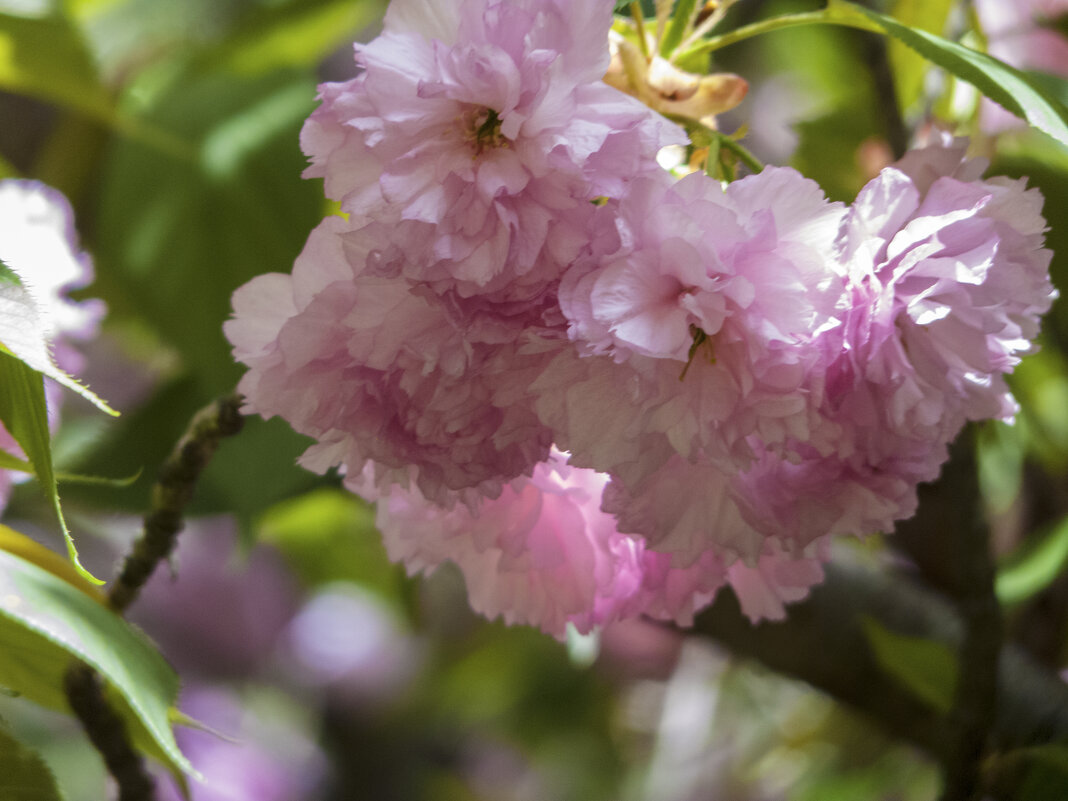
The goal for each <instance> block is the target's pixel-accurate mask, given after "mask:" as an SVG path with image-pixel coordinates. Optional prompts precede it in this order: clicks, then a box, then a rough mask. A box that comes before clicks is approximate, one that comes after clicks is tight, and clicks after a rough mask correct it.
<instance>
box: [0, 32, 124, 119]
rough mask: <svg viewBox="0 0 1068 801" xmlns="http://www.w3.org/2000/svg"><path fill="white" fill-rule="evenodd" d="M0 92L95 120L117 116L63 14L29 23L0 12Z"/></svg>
mask: <svg viewBox="0 0 1068 801" xmlns="http://www.w3.org/2000/svg"><path fill="white" fill-rule="evenodd" d="M0 89H5V90H6V91H9V92H15V93H17V94H24V95H30V96H31V97H37V98H40V99H41V100H45V101H48V102H52V103H58V104H59V105H62V106H66V107H68V108H72V109H76V110H78V111H81V112H83V113H86V114H89V115H90V116H93V117H98V118H104V119H110V118H112V117H113V116H114V114H115V109H114V104H113V102H112V99H111V97H110V96H109V95H108V92H107V91H106V90H105V89H104V87H103V86H102V85H101V84H100V82H99V81H98V80H97V71H96V65H95V64H93V60H92V57H91V56H90V55H89V51H88V50H87V49H86V47H85V42H83V41H82V38H81V36H80V34H79V33H78V31H77V29H75V28H74V27H73V26H72V25H71V24H70V22H69V21H68V20H67V19H66V18H64V17H62V16H48V17H44V18H41V19H31V18H27V17H20V16H15V15H12V14H4V13H0Z"/></svg>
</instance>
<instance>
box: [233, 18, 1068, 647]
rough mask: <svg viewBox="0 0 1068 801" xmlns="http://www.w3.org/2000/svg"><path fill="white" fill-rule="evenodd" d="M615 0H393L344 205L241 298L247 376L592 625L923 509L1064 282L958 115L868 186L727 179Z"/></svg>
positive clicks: (499, 605) (1013, 194)
mask: <svg viewBox="0 0 1068 801" xmlns="http://www.w3.org/2000/svg"><path fill="white" fill-rule="evenodd" d="M611 18H612V3H610V2H608V1H607V0H581V1H578V0H449V2H431V1H430V0H394V2H393V3H392V4H391V6H390V9H389V11H388V13H387V16H386V22H385V30H384V32H383V34H382V35H381V36H380V37H379V38H378V39H376V40H375V41H373V42H371V43H370V44H368V45H362V46H358V47H357V51H356V61H357V64H358V65H359V66H360V67H361V68H362V71H361V72H360V74H359V75H358V77H356V78H354V79H353V80H350V81H347V82H344V83H338V84H326V85H324V86H323V87H322V88H321V92H322V95H321V97H322V105H321V106H320V108H319V109H318V110H317V111H316V112H315V113H314V114H313V115H312V117H311V118H310V119H309V120H308V122H307V124H306V126H305V129H304V133H303V135H302V145H303V147H304V150H305V152H306V153H308V155H309V156H310V158H311V160H312V166H311V167H310V168H309V170H308V172H307V174H308V175H309V176H316V177H323V178H325V186H326V192H327V194H328V195H329V196H330V197H331V198H333V199H335V200H337V201H338V202H339V203H340V204H341V209H342V211H343V212H344V213H345V215H346V216H345V217H342V216H337V217H331V218H329V219H327V220H324V221H323V223H322V224H321V225H320V226H319V227H318V228H316V229H315V231H313V232H312V234H311V236H310V238H309V240H308V244H307V246H306V247H305V250H304V252H303V253H302V254H301V256H300V257H299V258H298V260H297V262H296V264H295V266H294V269H293V273H292V275H281V274H270V275H264V276H261V277H259V278H257V279H255V280H253V281H252V282H250V283H249V284H247V285H246V286H244V287H242V288H241V289H239V290H238V292H237V293H236V294H235V296H234V309H235V317H234V319H233V320H231V321H230V322H229V323H227V326H226V333H227V336H228V337H229V339H230V341H231V342H232V343H233V345H234V352H235V355H236V357H237V358H238V359H239V360H240V361H242V362H244V363H245V364H246V365H248V367H249V371H248V373H247V374H246V376H245V378H244V379H243V380H242V383H241V386H240V389H241V391H242V392H243V393H244V394H245V396H246V398H247V408H248V410H250V411H254V412H257V413H259V414H261V415H263V416H265V417H269V416H273V415H279V416H281V417H283V418H285V419H286V420H288V421H289V422H290V423H291V424H292V425H293V426H294V428H295V429H296V430H298V431H300V432H301V433H304V434H307V435H309V436H311V437H313V438H314V439H315V440H316V444H314V445H312V447H311V448H309V450H308V451H307V452H306V453H305V455H304V456H303V457H302V462H303V464H305V466H307V467H309V468H311V469H314V470H319V471H322V470H326V469H328V468H330V467H335V466H337V467H340V468H341V469H342V471H343V472H344V473H345V476H346V478H345V481H346V484H347V485H348V486H349V487H350V488H351V489H353V490H354V491H356V492H358V493H360V494H361V495H363V496H364V497H365V498H368V499H369V500H375V501H377V502H378V523H379V527H380V528H381V530H382V533H383V535H384V537H385V541H386V547H387V549H388V551H389V553H390V555H391V556H392V557H393V558H394V559H398V560H403V561H404V562H405V564H406V565H407V566H408V568H409V570H410V571H412V572H416V571H425V572H430V571H432V570H434V569H435V568H436V567H437V566H438V565H440V564H441V563H443V562H445V561H451V562H454V563H455V564H456V565H458V566H459V568H460V570H461V571H462V572H463V574H464V576H465V578H466V580H467V584H468V590H469V594H470V597H471V603H472V605H473V606H474V607H475V609H476V610H478V611H480V612H482V613H483V614H485V615H487V616H489V617H495V616H501V617H503V618H504V619H505V620H506V621H508V622H516V623H528V624H533V625H537V626H540V627H541V628H542V629H544V630H545V631H547V632H550V633H552V634H554V635H556V636H562V635H563V634H564V632H565V631H566V629H567V627H568V626H569V625H572V626H574V627H575V628H577V629H578V630H579V631H582V632H586V631H589V630H590V629H592V628H594V627H596V626H600V625H604V624H606V623H609V622H612V621H615V620H619V619H622V618H627V617H632V616H636V615H649V616H652V617H655V618H660V619H666V620H674V621H677V622H679V623H682V624H686V623H688V622H690V621H691V620H692V617H693V614H694V613H695V612H696V611H697V610H699V609H700V608H702V607H704V606H706V605H707V604H708V603H710V602H711V600H712V599H713V597H714V596H715V594H716V592H717V591H718V590H719V589H720V588H721V587H723V586H725V585H729V586H731V587H732V588H733V589H734V591H735V593H736V594H737V595H738V597H739V600H740V602H741V605H742V608H743V610H744V611H745V612H746V613H747V614H748V615H749V616H750V617H751V618H752V619H754V620H757V619H760V618H781V617H782V616H783V614H784V610H783V604H784V603H786V602H790V601H794V600H798V599H800V598H802V597H804V596H805V595H806V594H807V592H808V589H809V588H810V587H811V586H812V585H814V584H816V583H818V582H819V581H820V580H821V578H822V568H821V566H822V564H823V562H824V561H825V560H826V559H827V558H828V550H829V548H828V545H829V539H830V538H831V537H832V536H835V535H864V534H867V533H871V532H876V531H886V530H889V529H890V528H891V527H892V526H893V524H894V522H895V521H896V520H899V519H901V518H904V517H907V516H909V515H911V514H912V513H913V512H914V510H915V505H916V486H917V484H918V483H919V482H922V481H927V480H930V479H932V478H934V477H935V476H936V475H937V473H938V471H939V469H940V466H941V464H942V462H943V461H944V460H945V458H946V451H947V445H948V443H949V442H950V441H951V440H952V439H953V437H954V436H955V435H956V434H957V433H958V432H959V430H960V428H961V427H962V426H963V425H964V423H965V422H966V421H968V420H979V419H984V418H999V419H1010V418H1011V417H1012V415H1013V413H1014V411H1015V404H1014V401H1013V399H1012V397H1011V395H1010V394H1009V391H1008V389H1007V388H1006V386H1005V384H1004V381H1003V376H1004V374H1005V373H1007V372H1010V371H1011V370H1012V368H1013V365H1015V364H1016V363H1017V361H1018V360H1019V358H1020V356H1021V355H1022V354H1023V353H1025V352H1027V351H1028V350H1030V349H1031V348H1032V344H1031V343H1032V340H1033V339H1034V337H1035V335H1036V333H1037V330H1038V319H1039V317H1040V315H1041V314H1042V313H1043V312H1045V311H1046V310H1047V309H1048V308H1049V305H1050V303H1051V301H1052V299H1053V297H1054V295H1055V293H1054V290H1053V289H1052V287H1051V285H1050V283H1049V279H1048V265H1049V261H1050V257H1051V254H1050V252H1049V251H1048V250H1045V249H1043V230H1044V227H1045V223H1044V220H1043V218H1042V217H1041V214H1040V210H1041V202H1042V199H1041V196H1040V195H1039V194H1038V192H1037V191H1035V190H1027V189H1026V188H1025V186H1024V183H1023V182H1022V181H1009V180H1004V179H997V178H995V179H990V180H986V181H984V180H981V179H980V173H981V172H982V165H981V164H978V163H977V162H974V161H966V160H964V158H963V151H964V146H963V144H961V143H955V142H951V141H948V140H947V141H945V142H942V143H940V144H937V145H933V146H931V147H928V148H926V149H923V150H919V151H915V152H913V153H910V154H909V155H908V156H907V157H906V158H905V159H903V160H902V161H901V162H899V163H897V164H895V165H893V166H892V167H889V168H887V169H886V170H884V171H883V173H882V174H881V175H880V176H879V177H877V178H876V179H875V180H873V181H872V182H871V183H870V184H869V185H868V186H867V187H865V189H864V190H863V192H862V193H861V194H860V196H859V197H858V198H857V201H856V202H855V203H854V204H853V205H852V206H851V207H848V208H847V207H844V206H843V205H842V204H838V203H830V202H828V201H827V199H826V198H825V197H824V195H823V193H822V191H821V190H820V188H819V187H818V186H817V185H816V184H815V183H813V182H812V181H810V180H808V179H806V178H804V177H802V176H801V175H800V174H798V173H797V172H796V171H794V170H790V169H784V168H770V167H769V168H767V169H765V170H763V171H762V172H760V173H759V174H756V175H752V176H749V177H747V178H744V179H742V180H740V181H737V182H735V183H733V184H731V185H729V186H728V187H727V188H726V189H723V188H722V187H721V185H720V184H719V183H718V182H716V181H714V180H713V179H711V178H708V177H706V176H704V175H702V174H694V175H690V176H688V177H686V178H683V179H682V180H678V181H676V180H675V179H674V178H673V177H672V176H671V175H670V174H668V173H667V172H665V171H663V170H662V169H660V168H659V167H658V165H657V162H656V155H657V152H658V151H659V149H660V148H661V147H663V146H665V145H669V144H678V143H681V142H684V141H685V136H684V134H683V132H682V131H681V130H680V129H678V128H677V127H676V126H674V125H673V124H671V123H669V122H667V121H666V120H665V119H663V118H662V117H660V116H659V115H657V114H655V113H654V112H652V111H651V110H650V109H648V108H647V107H645V106H643V105H641V104H640V103H639V102H638V101H636V100H634V99H632V98H630V97H628V96H626V95H623V94H621V93H619V92H617V91H616V90H614V89H612V88H610V87H608V86H607V85H605V84H604V83H603V82H601V77H602V76H603V75H604V72H605V70H606V68H607V66H608V60H609V54H608V46H607V32H608V28H609V26H610V24H611Z"/></svg>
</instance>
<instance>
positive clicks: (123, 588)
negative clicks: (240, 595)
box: [108, 394, 243, 613]
mask: <svg viewBox="0 0 1068 801" xmlns="http://www.w3.org/2000/svg"><path fill="white" fill-rule="evenodd" d="M241 403H242V398H241V396H240V395H237V394H234V395H229V396H227V397H225V398H221V399H219V400H217V401H215V402H214V403H212V404H211V405H210V406H208V407H206V408H204V409H201V410H200V411H199V412H197V413H196V415H194V417H193V419H192V421H191V422H190V424H189V428H188V429H187V430H186V432H185V434H184V435H183V436H182V438H181V439H180V440H178V444H177V445H176V446H175V447H174V450H173V451H172V452H171V455H170V456H169V457H167V460H166V461H165V462H164V463H163V466H162V467H161V468H160V473H159V479H158V480H157V481H156V485H155V486H154V487H153V488H152V506H151V509H150V510H149V512H148V514H147V515H146V516H145V520H144V528H143V530H142V532H141V536H140V537H139V538H138V540H137V542H135V543H134V547H133V550H132V551H131V552H130V554H129V555H128V556H127V557H126V561H125V563H124V564H123V567H122V572H121V573H120V574H119V578H118V579H117V580H116V582H115V585H114V586H113V587H112V588H111V592H110V594H109V595H108V603H109V604H110V606H111V608H112V609H114V610H115V611H116V612H119V613H122V612H123V611H125V610H126V608H127V607H128V606H129V605H130V604H131V603H133V601H134V599H136V598H137V595H138V593H140V592H141V588H142V587H143V586H144V585H145V582H146V581H148V578H149V576H151V575H152V572H153V571H154V570H155V569H156V565H158V564H159V563H160V562H161V561H162V560H164V559H166V558H167V557H168V556H170V554H171V551H173V550H174V546H175V543H176V542H177V538H178V533H179V532H180V531H181V530H182V527H183V525H184V522H183V520H182V517H183V514H184V512H185V507H186V506H187V505H188V503H189V501H190V500H191V499H192V497H193V490H194V489H195V488H196V483H197V479H198V478H199V477H200V473H201V471H202V470H203V469H204V467H205V466H206V465H207V463H208V462H209V461H210V460H211V457H212V455H213V454H214V453H215V450H216V448H218V447H219V442H220V440H222V439H223V438H224V437H229V436H232V435H234V434H236V433H237V432H238V431H240V430H241V426H242V423H243V418H242V416H241V411H240V409H241Z"/></svg>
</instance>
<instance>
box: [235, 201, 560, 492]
mask: <svg viewBox="0 0 1068 801" xmlns="http://www.w3.org/2000/svg"><path fill="white" fill-rule="evenodd" d="M348 230H349V228H348V224H347V223H346V221H345V220H343V219H341V218H339V217H332V218H328V219H327V220H324V221H323V222H322V223H321V224H320V225H319V226H318V227H317V228H316V229H315V230H314V231H313V232H312V234H311V236H310V237H309V239H308V243H307V245H306V246H305V248H304V251H303V252H302V253H301V255H300V257H299V258H298V259H297V261H296V264H295V265H294V268H293V273H292V275H282V274H268V275H263V276H259V277H258V278H256V279H254V280H253V281H251V282H250V283H248V284H246V285H245V286H243V287H241V288H240V289H239V290H238V291H237V292H236V293H235V295H234V299H233V303H234V314H235V317H234V319H233V320H230V321H229V322H227V323H226V326H225V332H226V335H227V337H228V338H229V339H230V341H231V342H232V343H233V345H234V354H235V356H236V357H237V359H238V360H240V361H242V362H244V363H245V364H246V365H248V367H249V371H248V372H247V373H246V374H245V376H244V377H243V378H242V380H241V383H240V385H239V389H240V391H241V392H242V393H243V394H244V395H245V398H246V409H247V410H249V411H255V412H257V413H259V414H261V415H262V416H264V417H271V416H274V415H278V416H280V417H283V418H284V419H285V420H286V421H288V422H289V424H290V425H291V426H292V427H293V428H294V429H295V430H296V431H298V432H300V433H302V434H306V435H308V436H310V437H313V438H314V439H315V440H317V442H316V443H315V444H314V445H312V446H311V447H310V448H309V449H308V451H307V452H306V453H305V454H304V456H303V457H302V460H301V461H302V463H303V464H304V465H305V466H306V467H309V468H310V469H313V470H317V471H325V470H326V469H328V468H330V467H334V466H340V467H342V468H343V469H344V470H345V471H346V472H347V473H348V474H349V475H350V476H355V475H360V474H362V472H363V468H364V465H365V463H367V462H368V461H369V460H370V461H373V463H374V465H375V475H376V483H377V484H378V485H379V486H381V487H383V488H385V487H388V486H390V485H392V484H395V483H396V484H401V485H403V486H407V485H408V483H409V481H414V483H415V485H416V486H418V488H419V490H420V491H421V492H422V493H423V494H425V495H426V496H427V497H430V498H433V499H434V500H435V501H437V502H442V503H443V502H446V501H447V500H448V499H449V498H450V497H454V496H455V495H456V493H464V492H465V491H467V490H471V491H474V492H481V493H485V494H490V495H493V494H496V493H497V492H499V491H500V488H501V486H502V485H503V484H504V483H505V482H507V481H508V480H510V479H512V478H514V477H515V476H517V475H520V474H521V473H524V472H527V471H529V470H530V469H531V468H532V467H533V465H534V464H535V463H537V462H538V461H540V460H542V459H543V458H545V456H546V455H547V454H548V451H549V444H550V442H551V433H550V432H549V431H548V430H547V429H546V428H545V427H544V426H543V425H542V424H541V423H540V421H538V419H537V418H536V416H535V415H534V412H533V410H531V409H530V408H529V407H528V405H525V404H524V403H523V402H522V397H521V393H519V396H517V387H519V386H521V385H523V374H524V371H525V370H528V371H529V370H533V371H537V370H540V369H541V368H542V365H543V363H544V361H545V359H546V358H547V356H540V355H537V354H535V355H523V354H520V353H518V352H517V348H516V346H515V345H514V344H512V343H507V342H505V343H503V344H501V343H495V342H494V343H486V342H485V341H482V340H480V339H479V338H478V337H477V336H473V335H470V332H468V331H465V330H462V329H461V328H459V327H458V326H457V325H456V324H454V322H452V321H451V320H450V317H449V315H448V313H447V310H446V308H445V307H444V305H443V303H442V302H441V301H440V299H439V298H437V296H435V295H434V294H433V293H424V292H420V291H419V288H418V287H417V286H414V285H413V284H412V282H410V281H407V280H405V279H403V278H399V277H395V276H393V277H390V276H389V275H386V276H385V277H383V275H382V274H380V272H379V270H381V271H383V272H385V273H389V272H390V270H389V269H388V265H385V266H384V265H383V264H382V263H381V258H382V256H383V253H384V252H385V251H383V250H379V249H378V248H376V244H377V243H376V241H375V240H374V239H371V238H370V237H367V236H361V237H359V238H358V239H356V240H350V239H348V238H346V236H345V234H346V233H347V232H348Z"/></svg>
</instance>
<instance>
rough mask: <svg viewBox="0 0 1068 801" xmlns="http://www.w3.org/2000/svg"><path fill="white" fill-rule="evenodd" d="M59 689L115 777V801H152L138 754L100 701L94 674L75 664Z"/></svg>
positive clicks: (119, 722)
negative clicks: (116, 786)
mask: <svg viewBox="0 0 1068 801" xmlns="http://www.w3.org/2000/svg"><path fill="white" fill-rule="evenodd" d="M63 687H64V690H65V691H66V693H67V701H68V703H69V704H70V708H71V710H72V711H73V712H74V715H75V716H76V717H77V718H78V720H79V721H81V724H82V727H83V728H84V729H85V733H86V734H87V735H88V736H89V741H90V742H91V743H92V744H93V747H94V748H96V750H97V751H99V752H100V756H101V757H103V759H104V764H105V765H106V766H107V769H108V773H110V774H111V775H112V776H113V777H114V778H115V783H116V784H117V785H118V787H119V801H153V799H154V798H155V797H156V796H155V791H156V787H155V782H153V781H152V777H151V776H149V774H148V771H147V770H146V769H145V762H144V760H143V759H142V758H141V755H140V754H138V753H137V751H136V750H135V749H134V748H133V746H131V745H130V738H129V736H128V733H127V731H126V724H125V723H123V721H122V718H121V717H119V715H118V714H117V713H116V712H115V710H114V709H112V708H111V706H110V705H109V704H108V702H107V699H106V698H104V688H103V686H102V685H101V683H100V676H99V675H97V672H96V671H95V670H93V669H92V668H91V667H89V666H88V665H86V664H83V663H81V662H75V663H74V664H73V665H71V667H70V669H68V670H67V673H66V675H65V676H64V679H63Z"/></svg>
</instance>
